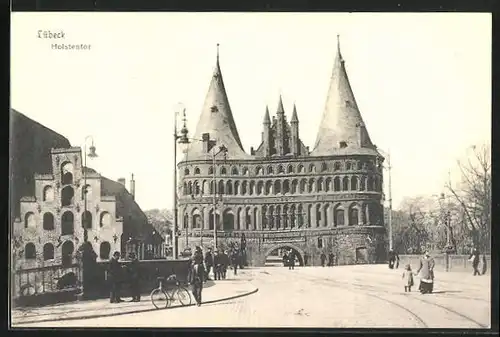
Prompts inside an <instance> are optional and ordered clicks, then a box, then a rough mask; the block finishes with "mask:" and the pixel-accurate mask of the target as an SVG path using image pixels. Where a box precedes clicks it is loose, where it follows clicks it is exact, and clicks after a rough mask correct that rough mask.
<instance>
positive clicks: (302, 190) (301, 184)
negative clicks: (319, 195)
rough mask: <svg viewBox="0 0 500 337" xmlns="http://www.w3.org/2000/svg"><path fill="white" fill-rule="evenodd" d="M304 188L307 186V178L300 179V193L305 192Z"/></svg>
mask: <svg viewBox="0 0 500 337" xmlns="http://www.w3.org/2000/svg"><path fill="white" fill-rule="evenodd" d="M306 188H307V180H306V179H302V180H301V181H300V193H306Z"/></svg>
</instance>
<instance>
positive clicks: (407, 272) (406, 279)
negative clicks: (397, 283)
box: [403, 264, 413, 293]
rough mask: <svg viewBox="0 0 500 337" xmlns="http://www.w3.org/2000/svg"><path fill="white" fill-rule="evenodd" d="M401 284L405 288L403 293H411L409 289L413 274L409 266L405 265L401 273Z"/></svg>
mask: <svg viewBox="0 0 500 337" xmlns="http://www.w3.org/2000/svg"><path fill="white" fill-rule="evenodd" d="M403 284H404V286H405V293H406V292H411V287H412V286H413V272H412V271H411V266H410V265H409V264H407V265H406V267H405V271H404V272H403Z"/></svg>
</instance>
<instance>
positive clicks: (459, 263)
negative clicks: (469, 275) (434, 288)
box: [399, 254, 491, 273]
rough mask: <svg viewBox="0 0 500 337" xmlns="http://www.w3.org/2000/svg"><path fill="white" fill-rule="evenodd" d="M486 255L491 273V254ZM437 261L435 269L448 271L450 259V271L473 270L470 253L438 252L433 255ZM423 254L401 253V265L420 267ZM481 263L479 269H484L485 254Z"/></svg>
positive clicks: (481, 258)
mask: <svg viewBox="0 0 500 337" xmlns="http://www.w3.org/2000/svg"><path fill="white" fill-rule="evenodd" d="M485 256H486V264H487V270H486V272H487V273H489V270H490V269H491V255H485ZM432 257H433V258H434V261H435V263H436V265H435V267H434V269H435V270H437V271H446V261H447V259H448V271H450V272H472V263H471V262H470V261H469V255H451V254H450V255H446V254H437V255H432ZM421 258H422V255H399V263H400V267H401V266H404V265H406V264H410V265H411V266H412V269H415V268H418V266H419V263H420V259H421ZM479 260H480V261H481V262H480V263H479V270H481V269H482V260H483V255H481V257H480V259H479Z"/></svg>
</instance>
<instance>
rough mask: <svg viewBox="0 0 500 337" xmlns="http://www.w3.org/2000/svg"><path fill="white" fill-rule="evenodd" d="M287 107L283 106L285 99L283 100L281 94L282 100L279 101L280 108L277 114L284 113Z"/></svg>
mask: <svg viewBox="0 0 500 337" xmlns="http://www.w3.org/2000/svg"><path fill="white" fill-rule="evenodd" d="M284 113H285V109H284V108H283V101H282V100H281V95H280V101H279V102H278V109H277V110H276V114H284Z"/></svg>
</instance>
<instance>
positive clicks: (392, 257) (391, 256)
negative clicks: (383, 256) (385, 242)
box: [388, 249, 396, 269]
mask: <svg viewBox="0 0 500 337" xmlns="http://www.w3.org/2000/svg"><path fill="white" fill-rule="evenodd" d="M388 255H389V256H388V257H389V269H394V262H395V261H396V254H394V251H393V250H392V249H391V250H389V254H388Z"/></svg>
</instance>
